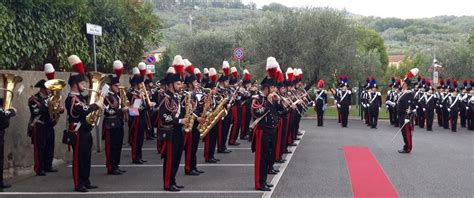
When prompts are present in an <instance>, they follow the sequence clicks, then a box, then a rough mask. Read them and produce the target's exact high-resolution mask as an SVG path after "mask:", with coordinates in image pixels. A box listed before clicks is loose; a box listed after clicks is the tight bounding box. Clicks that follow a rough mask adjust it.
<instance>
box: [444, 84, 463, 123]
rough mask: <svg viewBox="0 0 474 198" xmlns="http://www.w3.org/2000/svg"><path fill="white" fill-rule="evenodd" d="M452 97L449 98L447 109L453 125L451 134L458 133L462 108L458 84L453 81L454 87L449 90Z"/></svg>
mask: <svg viewBox="0 0 474 198" xmlns="http://www.w3.org/2000/svg"><path fill="white" fill-rule="evenodd" d="M449 92H450V96H449V97H448V99H447V100H446V101H447V108H448V112H449V120H450V125H451V132H456V129H457V124H458V116H459V108H460V106H461V105H460V103H461V101H460V97H459V95H458V93H459V88H458V82H457V81H456V80H454V81H453V84H452V86H451V87H450V88H449Z"/></svg>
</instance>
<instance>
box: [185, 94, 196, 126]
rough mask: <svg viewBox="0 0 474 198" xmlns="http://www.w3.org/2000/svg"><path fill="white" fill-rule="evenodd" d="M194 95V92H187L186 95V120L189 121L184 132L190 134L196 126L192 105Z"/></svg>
mask: <svg viewBox="0 0 474 198" xmlns="http://www.w3.org/2000/svg"><path fill="white" fill-rule="evenodd" d="M192 93H193V92H187V93H186V96H185V97H186V115H185V118H186V119H187V121H186V123H185V125H184V132H186V133H189V132H191V131H192V130H193V125H194V119H195V117H194V115H193V110H194V109H193V103H192Z"/></svg>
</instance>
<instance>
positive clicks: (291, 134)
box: [283, 67, 299, 153]
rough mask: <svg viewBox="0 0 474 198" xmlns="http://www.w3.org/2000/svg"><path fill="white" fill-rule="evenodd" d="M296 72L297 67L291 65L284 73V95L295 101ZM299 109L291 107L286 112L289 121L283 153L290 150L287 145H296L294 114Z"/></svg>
mask: <svg viewBox="0 0 474 198" xmlns="http://www.w3.org/2000/svg"><path fill="white" fill-rule="evenodd" d="M297 74H298V71H297V69H296V68H295V69H293V68H291V67H289V68H288V69H287V71H286V75H287V76H288V81H289V82H288V86H287V88H286V91H287V93H286V96H287V97H288V98H290V99H291V100H292V101H296V100H298V99H297V98H296V96H295V95H294V94H293V93H294V91H295V84H296V83H295V82H296V76H297ZM298 111H299V109H292V110H290V112H289V113H288V119H289V122H290V123H291V124H290V125H289V126H288V131H287V135H286V139H287V141H286V146H285V151H283V152H284V153H290V151H289V150H288V146H296V143H295V140H296V136H297V135H296V126H295V124H294V123H295V120H296V116H297V115H296V114H298V113H299V112H298Z"/></svg>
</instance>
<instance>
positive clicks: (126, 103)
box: [119, 86, 130, 122]
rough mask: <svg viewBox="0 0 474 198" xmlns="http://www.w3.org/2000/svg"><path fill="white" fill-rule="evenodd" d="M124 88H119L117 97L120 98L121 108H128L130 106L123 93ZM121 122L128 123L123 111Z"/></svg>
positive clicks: (126, 113) (125, 94) (126, 115)
mask: <svg viewBox="0 0 474 198" xmlns="http://www.w3.org/2000/svg"><path fill="white" fill-rule="evenodd" d="M125 89H126V88H125V87H124V86H119V97H120V100H121V101H122V108H124V107H128V106H129V105H130V101H128V98H127V92H126V91H125ZM123 120H124V121H125V122H127V121H128V112H127V111H125V112H124V113H123Z"/></svg>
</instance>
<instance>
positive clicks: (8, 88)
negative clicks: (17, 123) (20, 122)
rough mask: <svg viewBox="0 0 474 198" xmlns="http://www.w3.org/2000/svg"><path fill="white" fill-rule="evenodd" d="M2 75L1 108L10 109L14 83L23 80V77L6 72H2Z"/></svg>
mask: <svg viewBox="0 0 474 198" xmlns="http://www.w3.org/2000/svg"><path fill="white" fill-rule="evenodd" d="M2 76H3V88H0V90H4V91H3V108H4V109H10V108H11V107H12V100H13V95H14V94H13V89H14V88H15V85H16V84H18V83H20V82H21V81H23V78H21V77H20V76H17V75H14V74H10V73H6V74H2Z"/></svg>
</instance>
